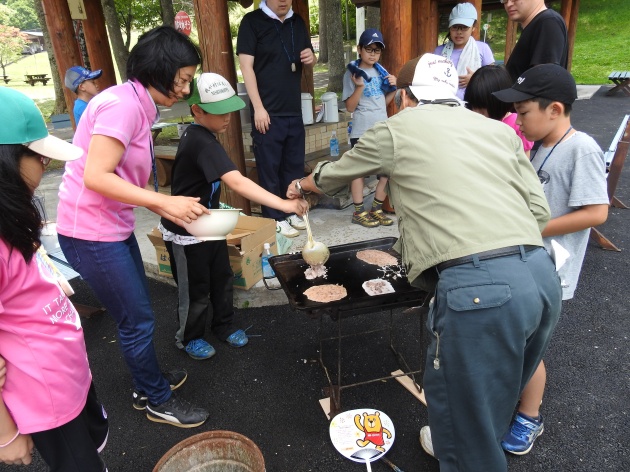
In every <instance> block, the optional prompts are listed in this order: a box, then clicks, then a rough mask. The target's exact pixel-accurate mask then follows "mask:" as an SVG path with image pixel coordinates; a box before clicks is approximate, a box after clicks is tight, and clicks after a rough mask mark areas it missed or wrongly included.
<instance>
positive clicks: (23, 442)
mask: <svg viewBox="0 0 630 472" xmlns="http://www.w3.org/2000/svg"><path fill="white" fill-rule="evenodd" d="M0 103H2V107H3V110H2V113H1V114H0V356H2V358H3V359H4V360H5V362H6V378H4V386H3V387H2V397H1V399H0V462H4V463H7V464H24V465H27V464H30V462H31V452H32V450H33V445H34V446H35V447H37V449H38V450H39V453H40V455H41V456H42V458H43V459H44V461H45V462H46V464H48V466H49V467H50V470H52V471H59V472H61V471H63V472H102V471H104V470H106V469H105V465H104V463H103V462H102V461H101V459H100V457H99V452H100V451H101V450H102V448H103V447H104V446H105V442H106V440H107V433H108V423H107V416H106V415H105V410H103V408H102V406H101V404H100V403H99V402H98V399H97V397H96V391H95V390H94V385H93V384H92V374H91V372H90V366H89V365H88V360H87V353H86V350H85V342H84V339H83V330H82V328H81V321H80V319H79V315H78V313H77V311H76V310H75V308H74V306H72V303H70V301H69V300H68V297H67V296H66V294H65V293H64V290H63V289H62V286H61V285H60V283H59V281H58V279H57V276H56V272H55V270H56V269H54V266H52V263H51V262H50V260H49V259H48V258H47V257H46V254H45V251H44V250H43V249H42V248H41V243H40V240H39V234H40V229H41V227H42V222H41V217H40V215H39V213H38V210H37V208H36V207H35V205H34V204H33V192H34V191H35V189H36V188H37V186H38V185H39V183H40V181H41V178H42V175H43V173H44V168H45V166H46V165H47V164H48V163H49V162H50V159H51V158H53V159H59V160H63V161H70V160H73V159H78V158H79V157H80V156H81V155H82V154H83V151H82V150H81V149H80V148H78V147H76V146H73V145H71V144H68V143H66V142H65V141H62V140H60V139H57V138H55V137H52V136H48V130H47V129H46V124H45V123H44V119H43V118H42V115H41V113H40V112H39V110H38V109H37V107H36V106H35V104H34V103H33V101H32V100H31V99H30V98H28V97H26V96H25V95H23V94H22V93H20V92H17V91H15V90H12V89H9V88H6V87H0ZM0 373H1V372H0ZM1 382H2V381H1V380H0V383H1ZM62 444H70V445H71V447H62V446H61V445H62ZM77 467H80V468H77Z"/></svg>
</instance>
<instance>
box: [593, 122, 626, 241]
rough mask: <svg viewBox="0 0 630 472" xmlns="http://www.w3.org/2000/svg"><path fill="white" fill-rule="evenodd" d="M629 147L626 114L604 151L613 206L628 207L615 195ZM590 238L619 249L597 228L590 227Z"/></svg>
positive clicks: (609, 196)
mask: <svg viewBox="0 0 630 472" xmlns="http://www.w3.org/2000/svg"><path fill="white" fill-rule="evenodd" d="M629 148H630V115H626V116H625V117H624V119H623V120H622V121H621V126H619V130H618V131H617V134H616V135H615V137H614V138H613V140H612V143H611V144H610V148H609V149H608V151H607V152H606V153H605V155H606V169H607V170H608V177H607V178H608V182H607V185H608V198H609V199H610V205H611V206H613V207H615V208H622V209H628V206H627V205H626V204H625V203H623V202H622V201H621V200H619V199H618V198H617V197H615V191H616V190H617V184H618V183H619V178H620V177H621V171H622V170H623V165H624V163H625V162H626V156H627V155H628V149H629ZM591 239H592V240H593V241H595V242H596V243H597V244H599V245H600V246H601V248H602V249H606V250H609V251H621V249H619V248H618V247H617V246H615V245H614V244H613V243H612V241H610V240H609V239H608V238H606V237H605V236H604V235H603V234H602V233H601V231H599V230H598V229H597V228H591Z"/></svg>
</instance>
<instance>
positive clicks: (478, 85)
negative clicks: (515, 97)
mask: <svg viewBox="0 0 630 472" xmlns="http://www.w3.org/2000/svg"><path fill="white" fill-rule="evenodd" d="M511 86H512V79H511V78H510V74H509V73H508V71H507V70H505V68H504V67H502V66H495V65H487V66H483V67H481V68H479V69H477V71H476V72H475V73H474V74H473V75H472V77H471V78H470V82H468V87H467V88H466V93H465V94H464V101H465V102H466V106H467V107H468V108H469V109H470V110H472V111H474V112H477V113H481V114H482V115H484V116H486V117H488V118H492V119H493V120H498V121H502V122H503V123H505V124H506V125H508V126H509V127H510V128H512V129H513V130H514V131H515V132H516V134H517V135H518V137H519V138H521V141H522V142H523V150H524V151H525V154H526V155H527V157H529V154H530V151H531V149H532V147H533V146H534V143H533V142H532V141H528V140H527V138H525V136H523V134H522V133H521V130H520V128H519V127H518V126H516V113H512V109H513V105H512V104H511V103H505V102H502V101H500V100H499V99H498V98H496V97H495V96H494V95H492V92H498V91H499V90H503V89H506V88H510V87H511Z"/></svg>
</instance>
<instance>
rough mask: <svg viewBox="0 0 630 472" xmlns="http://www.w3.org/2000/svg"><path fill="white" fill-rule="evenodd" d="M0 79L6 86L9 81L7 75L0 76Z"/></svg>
mask: <svg viewBox="0 0 630 472" xmlns="http://www.w3.org/2000/svg"><path fill="white" fill-rule="evenodd" d="M0 79H1V80H4V83H5V84H8V83H9V81H10V80H11V79H9V76H8V75H0Z"/></svg>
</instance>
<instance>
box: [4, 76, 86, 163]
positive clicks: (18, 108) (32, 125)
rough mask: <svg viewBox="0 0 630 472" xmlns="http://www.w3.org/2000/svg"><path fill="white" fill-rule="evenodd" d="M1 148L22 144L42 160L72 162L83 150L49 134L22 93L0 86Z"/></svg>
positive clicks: (31, 104) (39, 113)
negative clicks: (6, 145)
mask: <svg viewBox="0 0 630 472" xmlns="http://www.w3.org/2000/svg"><path fill="white" fill-rule="evenodd" d="M0 103H2V113H0V145H1V144H23V145H24V146H26V147H28V148H29V149H31V150H32V151H34V152H36V153H38V154H41V155H42V156H44V157H50V158H52V159H57V160H60V161H73V160H75V159H78V158H80V157H81V156H82V155H83V149H81V148H80V147H78V146H75V145H73V144H70V143H68V142H66V141H64V140H63V139H59V138H57V137H55V136H51V135H49V134H48V128H46V123H45V122H44V117H43V116H42V113H41V111H39V108H37V105H35V102H33V100H31V99H30V98H28V97H27V96H26V95H24V94H23V93H22V92H18V91H17V90H13V89H11V88H8V87H0Z"/></svg>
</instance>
